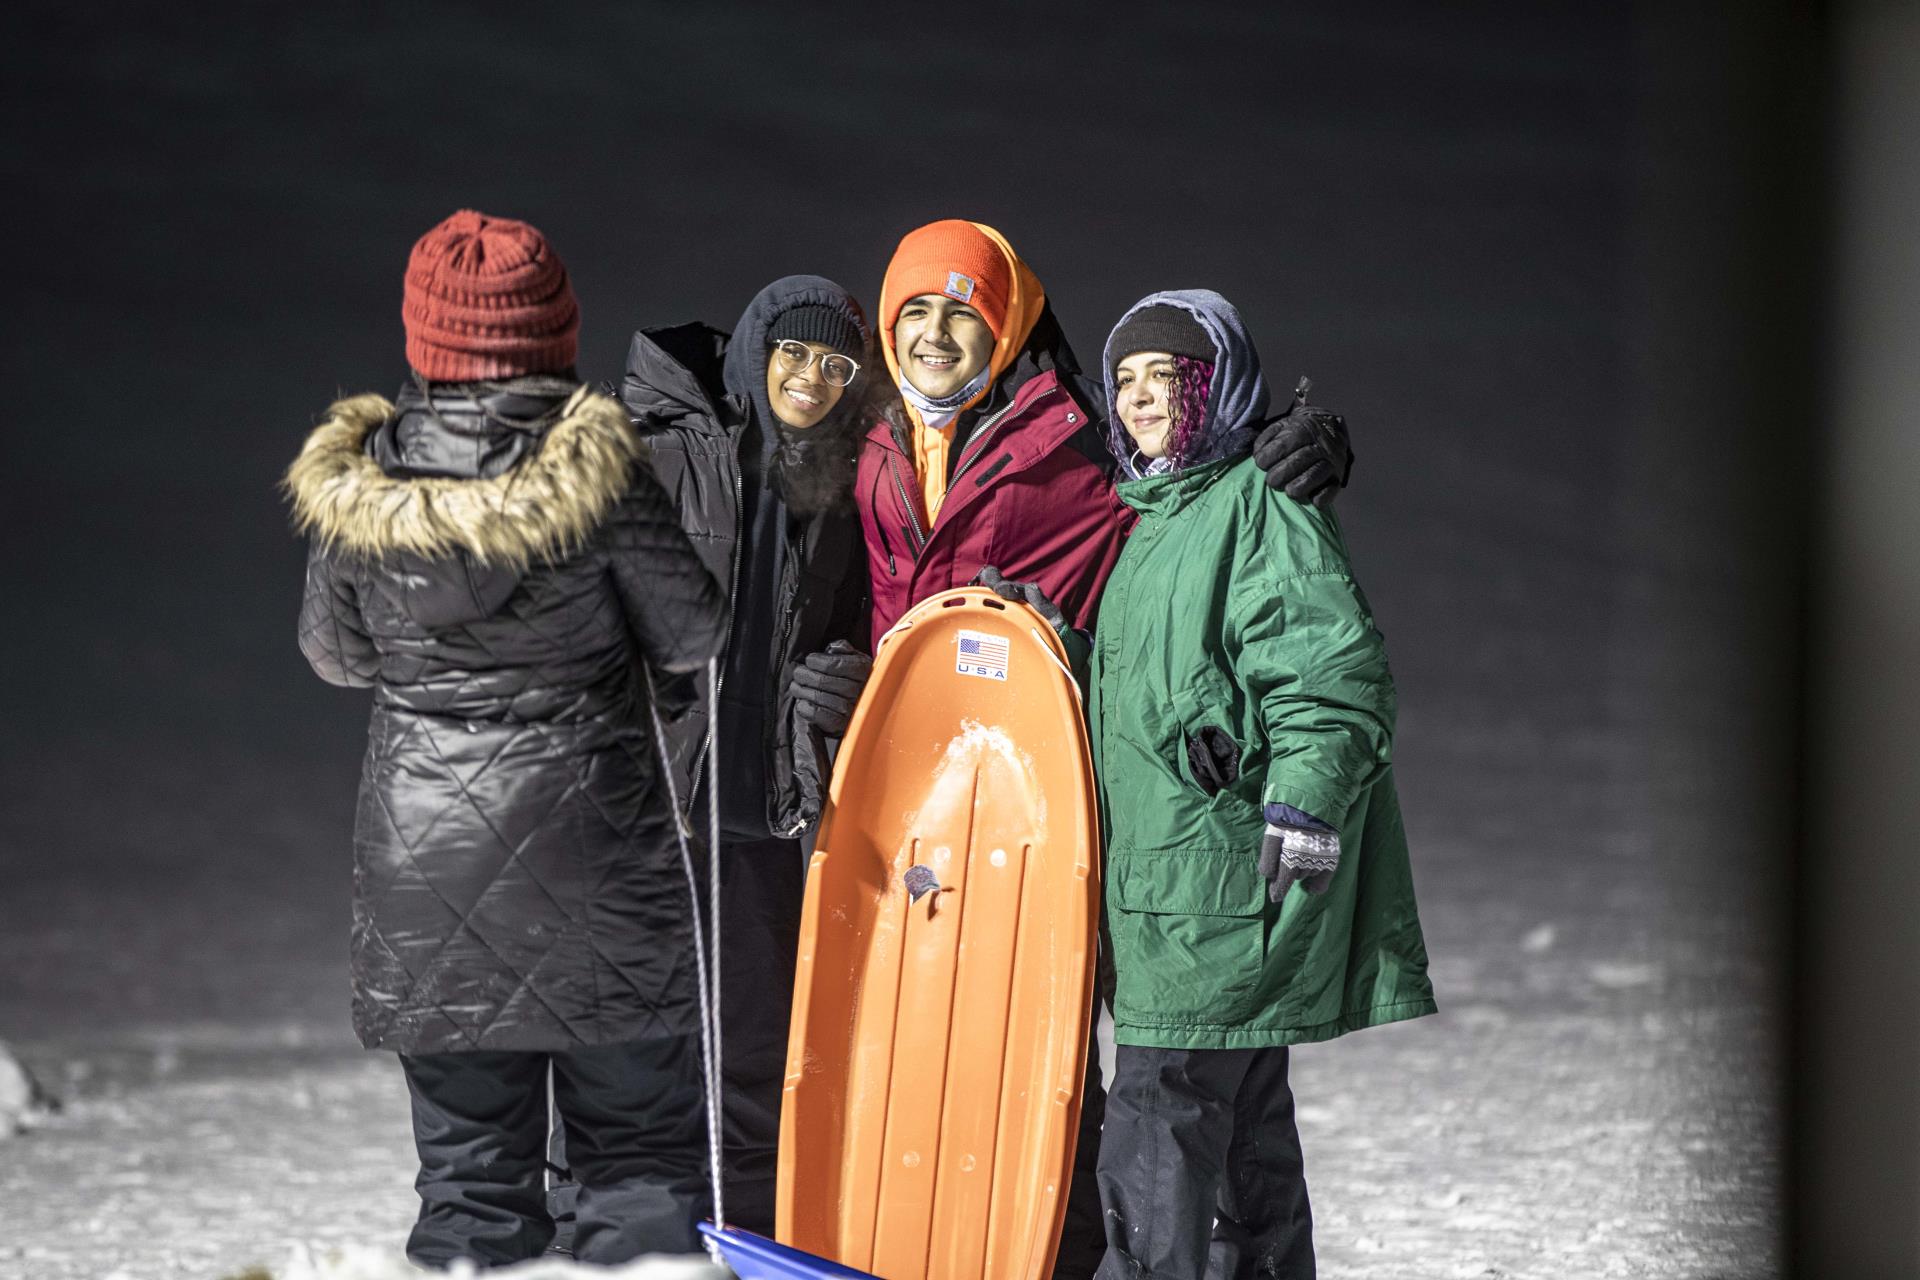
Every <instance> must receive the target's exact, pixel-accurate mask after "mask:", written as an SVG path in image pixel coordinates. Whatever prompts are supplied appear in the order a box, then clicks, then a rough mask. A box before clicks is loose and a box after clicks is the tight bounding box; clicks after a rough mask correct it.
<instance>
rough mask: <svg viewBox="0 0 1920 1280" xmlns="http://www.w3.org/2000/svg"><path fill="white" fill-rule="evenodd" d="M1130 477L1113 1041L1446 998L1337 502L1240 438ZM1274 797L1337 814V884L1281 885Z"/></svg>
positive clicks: (1343, 1016) (1110, 738)
mask: <svg viewBox="0 0 1920 1280" xmlns="http://www.w3.org/2000/svg"><path fill="white" fill-rule="evenodd" d="M1119 494H1120V497H1121V498H1122V500H1124V501H1125V502H1126V503H1127V505H1129V506H1131V507H1133V508H1134V509H1135V510H1136V511H1138V512H1139V513H1140V523H1139V526H1138V527H1137V528H1136V529H1135V530H1134V532H1133V535H1132V536H1131V537H1130V538H1129V539H1128V540H1127V545H1126V549H1125V551H1124V552H1123V553H1122V555H1121V557H1120V562H1119V564H1118V566H1117V567H1116V568H1115V569H1114V571H1113V576H1112V577H1111V578H1110V579H1108V582H1107V586H1106V594H1105V597H1104V599H1103V601H1102V604H1101V610H1100V622H1099V629H1098V632H1097V634H1096V636H1095V640H1094V654H1093V665H1092V668H1091V678H1090V685H1091V696H1090V698H1089V707H1090V715H1091V721H1092V730H1093V744H1094V748H1093V749H1094V755H1095V760H1096V765H1097V768H1098V776H1099V782H1100V796H1101V819H1102V824H1103V827H1104V831H1105V835H1106V843H1107V872H1106V886H1107V912H1108V924H1109V928H1110V930H1111V933H1112V939H1113V959H1114V968H1115V975H1116V978H1117V982H1118V988H1117V991H1116V995H1115V1000H1114V1024H1115V1039H1116V1040H1117V1041H1118V1042H1119V1043H1121V1044H1130V1045H1142V1046H1153V1047H1161V1048H1182V1049H1228V1048H1260V1047H1268V1046H1276V1045H1289V1044H1300V1043H1306V1042H1310V1041H1316V1040H1326V1039H1330V1038H1332V1037H1334V1036H1338V1035H1342V1034H1344V1033H1346V1032H1348V1031H1353V1030H1357V1029H1359V1028H1361V1027H1370V1026H1375V1025H1378V1024H1381V1023H1386V1022H1393V1021H1397V1020H1400V1019H1403V1018H1415V1017H1419V1016H1421V1015H1423V1014H1429V1013H1432V1012H1434V1010H1435V1005H1434V999H1433V988H1432V986H1431V984H1430V983H1429V982H1428V980H1427V954H1426V947H1425V944H1424V942H1423V940H1422V937H1421V932H1420V920H1419V916H1418V914H1417V912H1416V910H1415V906H1414V893H1413V880H1412V876H1411V874H1410V871H1409V867H1408V860H1407V839H1406V833H1405V831H1404V829H1403V828H1402V826H1401V823H1400V806H1399V801H1398V799H1397V797H1396V795H1395V793H1394V785H1393V766H1392V739H1393V722H1394V688H1393V678H1392V675H1391V674H1390V672H1389V671H1388V668H1387V657H1386V650H1385V647H1384V644H1383V641H1382V638H1381V635H1380V633H1379V631H1378V630H1377V629H1376V628H1375V627H1374V623H1373V616H1372V611H1371V610H1370V609H1369V607H1368V605H1367V600H1366V597H1365V595H1363V594H1362V593H1361V591H1360V588H1359V585H1358V584H1357V583H1356V582H1355V581H1354V579H1353V574H1352V571H1351V568H1350V566H1349V562H1348V557H1347V549H1346V544H1345V541H1344V539H1343V538H1342V536H1341V531H1340V525H1339V522H1338V520H1337V519H1336V518H1335V517H1334V515H1333V514H1332V513H1331V512H1327V511H1320V510H1316V509H1315V508H1312V507H1307V506H1302V505H1300V504H1299V503H1297V502H1295V501H1294V500H1293V499H1291V498H1288V497H1287V496H1285V495H1284V494H1282V493H1279V492H1277V491H1275V490H1273V489H1270V488H1268V487H1267V485H1266V484H1265V482H1264V478H1263V476H1262V474H1261V472H1260V470H1259V468H1258V467H1257V466H1256V465H1254V463H1253V462H1252V460H1251V459H1249V458H1247V457H1245V456H1244V455H1242V456H1240V457H1238V458H1227V459H1223V460H1220V461H1216V462H1213V463H1209V464H1207V465H1204V466H1200V467H1196V468H1193V469H1191V470H1185V471H1180V472H1176V473H1175V474H1171V475H1159V476H1151V477H1148V478H1145V479H1135V480H1130V481H1126V482H1124V483H1122V484H1121V485H1120V486H1119ZM1206 726H1212V727H1214V728H1215V729H1217V730H1220V731H1223V732H1224V733H1225V734H1226V735H1227V736H1228V737H1230V738H1231V739H1232V741H1233V742H1234V743H1235V744H1236V745H1237V746H1238V748H1239V766H1238V767H1239V775H1238V778H1237V780H1235V781H1233V782H1231V783H1230V784H1228V785H1227V786H1226V787H1224V788H1223V789H1221V790H1220V791H1219V792H1218V794H1215V795H1212V796H1209V795H1208V794H1206V792H1205V791H1203V790H1202V788H1201V785H1200V784H1199V783H1198V782H1197V781H1196V780H1195V776H1194V772H1193V769H1192V767H1191V765H1190V763H1189V760H1188V743H1189V740H1190V739H1191V738H1192V737H1193V736H1194V735H1195V734H1196V733H1197V732H1198V731H1199V730H1201V729H1202V728H1204V727H1206ZM1268 803H1278V804H1285V805H1290V806H1292V807H1293V808H1295V809H1298V810H1301V811H1303V812H1305V813H1308V814H1311V815H1313V816H1314V817H1317V818H1319V819H1320V820H1321V821H1323V822H1325V823H1327V824H1329V825H1331V826H1333V827H1336V828H1337V829H1338V830H1339V833H1340V845H1341V850H1342V856H1341V859H1340V866H1339V870H1338V872H1337V873H1336V874H1335V876H1334V878H1333V882H1332V884H1331V886H1330V887H1329V888H1328V890H1327V891H1326V892H1325V893H1323V894H1318V895H1312V894H1308V893H1307V892H1306V891H1305V890H1304V889H1301V888H1299V887H1295V888H1293V889H1292V890H1290V891H1289V892H1288V893H1287V895H1286V898H1285V900H1284V901H1283V902H1281V903H1279V904H1278V905H1275V904H1272V903H1269V902H1268V901H1267V884H1266V881H1265V880H1264V879H1263V878H1262V877H1261V875H1260V872H1259V867H1258V856H1259V850H1260V841H1261V836H1262V834H1263V831H1264V829H1265V819H1264V814H1263V806H1264V805H1265V804H1268Z"/></svg>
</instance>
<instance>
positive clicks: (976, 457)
mask: <svg viewBox="0 0 1920 1280" xmlns="http://www.w3.org/2000/svg"><path fill="white" fill-rule="evenodd" d="M1012 412H1013V405H1012V404H1011V403H1009V404H1008V405H1007V407H1006V408H1004V409H1002V410H1001V411H1000V412H998V413H996V414H994V415H993V416H992V417H991V418H988V419H987V420H986V421H985V422H983V423H981V424H980V425H979V426H978V427H975V428H974V432H973V440H972V442H971V444H970V445H969V446H968V447H969V449H970V450H971V452H970V453H968V454H967V456H966V457H964V458H962V459H960V465H959V466H957V467H955V468H954V469H953V478H954V481H955V482H956V483H957V482H958V481H959V479H960V477H961V476H963V475H965V474H967V468H968V467H971V466H972V465H973V464H974V463H976V462H978V461H980V458H981V456H982V455H983V454H985V453H986V451H987V437H988V436H990V435H992V434H993V431H994V428H996V427H998V426H999V425H1000V422H1001V420H1002V419H1004V418H1005V417H1006V416H1007V415H1008V414H1010V413H1012Z"/></svg>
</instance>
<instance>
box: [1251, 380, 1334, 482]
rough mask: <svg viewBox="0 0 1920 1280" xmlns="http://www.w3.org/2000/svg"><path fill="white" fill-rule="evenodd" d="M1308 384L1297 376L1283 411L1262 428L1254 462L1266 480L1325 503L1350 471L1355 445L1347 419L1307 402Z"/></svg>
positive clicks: (1256, 444)
mask: <svg viewBox="0 0 1920 1280" xmlns="http://www.w3.org/2000/svg"><path fill="white" fill-rule="evenodd" d="M1312 385H1313V384H1312V383H1311V382H1309V381H1308V380H1307V379H1305V378H1302V379H1300V384H1299V385H1298V386H1296V387H1295V388H1294V389H1293V404H1292V405H1291V406H1290V407H1289V408H1288V409H1287V411H1286V413H1285V414H1283V415H1281V416H1280V417H1278V418H1275V419H1274V420H1273V421H1272V422H1269V423H1268V424H1267V425H1266V426H1265V427H1264V428H1262V429H1261V431H1260V434H1259V436H1257V437H1256V438H1255V439H1254V442H1253V461H1254V465H1256V466H1258V467H1259V468H1260V469H1261V470H1262V471H1264V472H1266V473H1267V483H1268V484H1270V485H1272V486H1273V487H1274V488H1276V489H1280V490H1283V491H1284V492H1285V493H1286V495H1287V496H1288V497H1289V498H1292V499H1293V500H1294V501H1295V502H1310V503H1312V504H1313V505H1314V506H1316V507H1328V506H1331V505H1333V500H1334V498H1335V497H1337V496H1338V495H1339V493H1340V490H1342V489H1344V488H1346V486H1347V478H1348V477H1349V476H1351V475H1352V474H1353V448H1352V444H1351V442H1350V441H1349V440H1348V438H1347V420H1346V419H1345V418H1343V417H1341V416H1340V415H1339V414H1337V413H1335V412H1334V411H1333V410H1331V409H1322V408H1320V407H1319V406H1318V405H1311V404H1308V403H1307V390H1308V388H1310V387H1311V386H1312Z"/></svg>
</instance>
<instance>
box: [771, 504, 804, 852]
mask: <svg viewBox="0 0 1920 1280" xmlns="http://www.w3.org/2000/svg"><path fill="white" fill-rule="evenodd" d="M791 518H792V517H790V516H789V517H788V519H791ZM781 537H783V538H785V539H786V544H787V555H786V566H785V571H784V572H782V573H781V575H780V577H781V578H782V580H783V581H782V582H781V585H782V586H785V585H786V583H787V582H788V581H791V582H792V584H793V589H792V590H791V591H788V592H784V593H783V594H784V595H785V596H786V599H785V601H783V602H781V607H780V626H779V629H778V630H776V631H775V632H774V637H773V663H772V666H773V671H772V673H771V678H770V679H769V680H768V682H767V683H768V684H769V685H770V686H771V696H769V697H768V699H767V706H768V707H769V708H777V707H779V705H780V675H781V672H782V670H783V668H784V667H785V665H786V660H787V637H788V636H790V635H792V634H793V615H794V612H795V609H796V606H797V605H798V604H799V602H800V574H801V572H802V570H801V568H800V566H801V564H802V563H803V562H804V559H805V556H804V551H805V544H806V537H805V535H804V534H803V535H802V536H801V539H800V543H801V545H800V546H798V547H796V546H795V545H794V540H793V539H792V538H790V537H787V536H786V533H785V531H784V530H783V531H782V533H781ZM801 661H802V662H805V661H806V659H805V658H802V659H801ZM774 720H775V717H774V716H767V717H765V718H764V720H763V723H762V725H761V731H760V739H761V741H760V758H761V759H763V760H766V761H769V762H771V761H772V759H773V740H774V735H775V734H776V733H777V732H778V730H777V729H776V728H775V726H774ZM787 769H788V771H789V772H791V771H792V769H793V761H792V756H791V753H789V757H788V761H787ZM773 787H774V780H773V776H772V770H768V776H767V800H766V806H765V807H766V819H767V830H768V831H770V832H772V833H773V834H774V835H776V836H782V837H787V838H791V837H793V836H796V835H798V834H799V833H800V830H801V829H804V827H805V825H806V824H805V823H802V824H801V827H800V828H796V829H795V830H793V831H782V830H781V829H780V826H779V824H778V823H777V822H775V821H774V813H773Z"/></svg>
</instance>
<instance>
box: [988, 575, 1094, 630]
mask: <svg viewBox="0 0 1920 1280" xmlns="http://www.w3.org/2000/svg"><path fill="white" fill-rule="evenodd" d="M974 581H975V582H978V583H979V584H980V585H981V586H983V587H987V588H990V589H991V590H992V591H993V594H995V595H997V596H999V597H1000V598H1001V599H1002V600H1018V601H1019V602H1020V603H1021V604H1027V605H1032V606H1033V611H1034V612H1035V613H1037V614H1039V615H1040V616H1041V617H1043V618H1045V619H1046V620H1047V625H1048V626H1050V627H1052V628H1053V629H1054V630H1055V631H1057V632H1059V633H1060V636H1061V638H1062V639H1064V638H1065V637H1066V634H1067V632H1068V631H1071V630H1072V628H1071V627H1069V626H1068V625H1067V615H1065V614H1064V613H1061V612H1060V606H1059V605H1057V604H1055V603H1054V602H1053V601H1051V600H1049V599H1047V595H1046V592H1044V591H1042V590H1040V588H1039V587H1038V586H1037V585H1035V584H1034V583H1031V582H1008V581H1007V580H1006V579H1005V578H1003V577H1002V576H1000V571H999V570H998V569H996V568H994V567H993V566H992V565H988V566H987V567H986V568H984V569H982V570H981V571H980V576H979V577H977V578H975V579H974Z"/></svg>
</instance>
